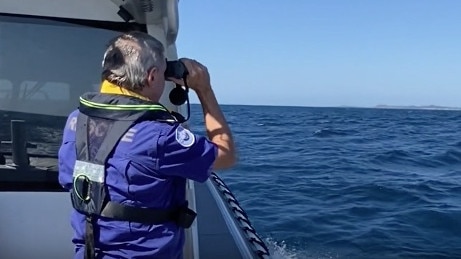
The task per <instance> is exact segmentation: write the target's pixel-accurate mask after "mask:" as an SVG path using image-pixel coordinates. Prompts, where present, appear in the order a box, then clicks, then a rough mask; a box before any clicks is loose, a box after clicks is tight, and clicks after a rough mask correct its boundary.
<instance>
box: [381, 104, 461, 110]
mask: <svg viewBox="0 0 461 259" xmlns="http://www.w3.org/2000/svg"><path fill="white" fill-rule="evenodd" d="M374 108H378V109H411V110H461V108H459V107H446V106H438V105H421V106H418V105H408V106H405V105H404V106H394V105H385V104H380V105H376V106H375V107H374Z"/></svg>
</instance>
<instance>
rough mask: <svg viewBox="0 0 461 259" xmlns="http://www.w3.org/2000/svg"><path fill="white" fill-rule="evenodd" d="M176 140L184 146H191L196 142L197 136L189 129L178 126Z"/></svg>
mask: <svg viewBox="0 0 461 259" xmlns="http://www.w3.org/2000/svg"><path fill="white" fill-rule="evenodd" d="M176 141H178V143H179V144H180V145H181V146H183V147H190V146H192V145H193V144H194V142H195V136H194V134H192V132H190V131H189V130H188V129H185V128H183V127H178V128H176Z"/></svg>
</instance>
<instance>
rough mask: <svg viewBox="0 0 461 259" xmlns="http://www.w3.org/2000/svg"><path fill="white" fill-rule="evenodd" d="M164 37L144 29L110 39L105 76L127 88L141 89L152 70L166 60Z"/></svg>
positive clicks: (105, 56)
mask: <svg viewBox="0 0 461 259" xmlns="http://www.w3.org/2000/svg"><path fill="white" fill-rule="evenodd" d="M164 50H165V49H164V47H163V45H162V43H161V42H160V41H158V40H157V39H155V38H154V37H152V36H150V35H149V34H146V33H143V32H130V33H125V34H122V35H119V36H117V37H115V38H114V39H112V40H111V41H110V42H109V45H108V47H107V50H106V52H105V53H104V59H103V61H102V79H103V80H108V81H109V82H111V83H113V84H116V85H118V86H121V87H123V88H126V89H128V90H132V91H136V90H141V89H142V88H143V87H144V86H145V85H146V83H147V82H146V81H147V75H148V73H149V71H150V70H151V69H152V68H154V67H157V68H159V67H160V66H161V64H162V62H164V59H165V56H164V54H163V52H164Z"/></svg>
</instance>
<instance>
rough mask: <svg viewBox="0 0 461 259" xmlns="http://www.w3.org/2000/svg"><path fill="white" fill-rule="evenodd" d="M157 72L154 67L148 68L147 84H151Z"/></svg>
mask: <svg viewBox="0 0 461 259" xmlns="http://www.w3.org/2000/svg"><path fill="white" fill-rule="evenodd" d="M157 73H158V69H157V68H156V67H153V68H151V69H150V70H149V73H148V74H147V79H148V80H149V85H150V84H152V82H154V80H155V79H156V77H157V76H158V75H157Z"/></svg>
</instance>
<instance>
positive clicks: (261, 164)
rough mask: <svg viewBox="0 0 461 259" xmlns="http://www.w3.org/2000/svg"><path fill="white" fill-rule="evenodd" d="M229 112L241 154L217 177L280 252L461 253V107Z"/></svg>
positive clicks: (197, 124)
mask: <svg viewBox="0 0 461 259" xmlns="http://www.w3.org/2000/svg"><path fill="white" fill-rule="evenodd" d="M222 109H223V112H224V114H225V116H226V118H227V120H228V122H229V124H230V127H231V129H232V131H233V134H234V138H235V141H236V144H237V148H238V155H239V161H238V164H237V166H235V167H234V168H233V169H231V170H227V171H222V172H218V174H219V175H220V176H221V177H222V179H223V180H224V181H225V182H226V184H227V185H228V186H229V187H230V189H231V190H232V192H233V193H234V195H235V196H236V197H237V198H238V200H239V202H240V204H241V205H242V207H243V208H244V209H245V211H246V212H247V214H248V215H249V217H250V220H251V222H252V224H253V226H254V227H255V228H256V230H257V231H258V234H259V235H260V236H261V237H263V238H264V239H265V241H266V243H267V244H268V246H269V247H270V249H271V251H272V254H273V257H274V258H461V111H441V110H405V109H365V108H305V107H276V106H240V105H224V106H222ZM190 126H191V128H192V129H193V130H194V131H196V132H199V133H203V132H204V126H203V115H202V112H201V108H200V106H198V105H192V112H191V121H190Z"/></svg>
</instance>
